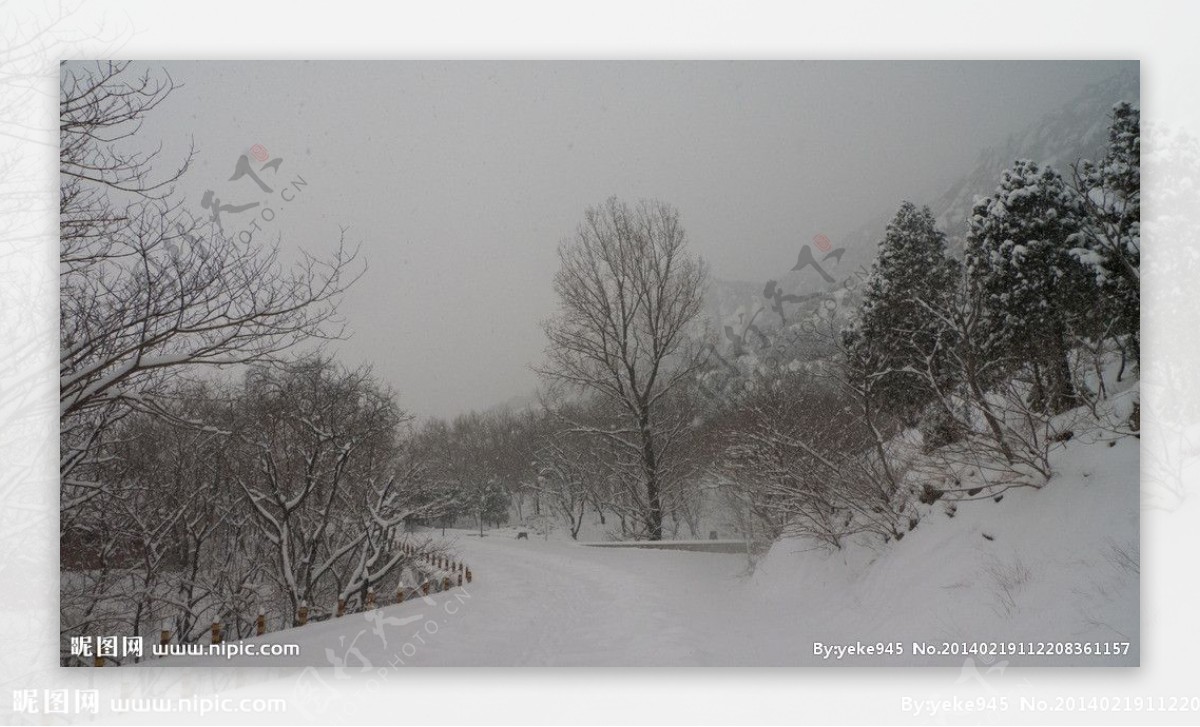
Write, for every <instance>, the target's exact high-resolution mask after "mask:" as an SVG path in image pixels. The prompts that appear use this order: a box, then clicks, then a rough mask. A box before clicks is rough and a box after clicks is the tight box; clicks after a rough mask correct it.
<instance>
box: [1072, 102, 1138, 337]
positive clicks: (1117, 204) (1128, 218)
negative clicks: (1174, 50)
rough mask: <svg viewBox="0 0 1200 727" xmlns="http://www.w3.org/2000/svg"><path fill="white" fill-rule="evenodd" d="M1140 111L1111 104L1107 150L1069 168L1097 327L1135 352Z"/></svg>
mask: <svg viewBox="0 0 1200 727" xmlns="http://www.w3.org/2000/svg"><path fill="white" fill-rule="evenodd" d="M1140 116H1141V114H1140V111H1139V110H1138V108H1137V107H1136V106H1134V105H1132V104H1130V103H1127V102H1123V103H1119V104H1117V105H1116V106H1115V107H1114V108H1113V113H1112V123H1111V125H1110V126H1109V129H1108V151H1107V153H1106V154H1105V156H1104V159H1103V160H1102V161H1101V162H1100V163H1099V164H1095V163H1093V162H1089V161H1085V162H1082V163H1080V164H1079V165H1078V166H1077V167H1076V168H1075V184H1076V188H1077V191H1078V193H1079V203H1080V206H1081V207H1082V209H1083V210H1084V212H1085V214H1084V216H1083V219H1082V227H1081V231H1080V234H1079V236H1078V237H1077V240H1078V243H1077V244H1078V247H1077V248H1076V250H1075V254H1076V256H1077V257H1078V258H1079V259H1080V261H1081V262H1083V263H1084V265H1086V266H1087V268H1088V269H1089V270H1090V271H1091V272H1092V274H1093V275H1094V276H1095V280H1096V284H1097V285H1098V286H1099V288H1100V291H1101V293H1102V294H1103V311H1104V313H1103V315H1102V318H1103V322H1104V324H1105V326H1106V328H1107V327H1108V324H1109V323H1110V322H1111V323H1112V324H1114V325H1112V326H1111V328H1110V329H1109V330H1104V329H1102V330H1101V331H1099V333H1101V334H1103V333H1108V334H1109V335H1116V336H1127V337H1128V340H1129V342H1130V344H1131V348H1132V353H1133V355H1134V358H1135V359H1136V358H1137V355H1138V349H1139V341H1140V326H1139V317H1140V314H1141V304H1140V298H1141V230H1140V220H1141V213H1142V191H1141V150H1142V142H1141V129H1140V126H1141V121H1140Z"/></svg>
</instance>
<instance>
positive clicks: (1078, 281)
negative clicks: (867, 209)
mask: <svg viewBox="0 0 1200 727" xmlns="http://www.w3.org/2000/svg"><path fill="white" fill-rule="evenodd" d="M1080 212H1081V211H1080V207H1079V204H1078V203H1077V198H1076V197H1075V195H1073V194H1072V192H1071V190H1070V189H1068V187H1067V185H1066V184H1065V183H1064V182H1063V179H1062V177H1061V176H1060V175H1059V174H1058V172H1056V171H1054V170H1053V169H1051V168H1049V167H1046V168H1044V169H1043V168H1040V167H1039V166H1038V165H1037V164H1035V163H1034V162H1031V161H1028V160H1020V161H1017V162H1016V163H1015V164H1014V165H1013V167H1012V168H1011V169H1009V170H1007V171H1005V172H1004V175H1003V177H1002V179H1001V182H1000V186H999V187H998V188H997V189H996V192H995V194H994V195H993V196H991V197H987V198H984V199H982V200H980V201H979V202H977V203H976V205H975V208H974V210H973V214H972V216H971V219H970V229H969V232H968V234H967V249H966V268H967V275H968V279H969V282H970V285H971V287H972V289H973V294H976V295H980V296H981V297H982V300H983V302H984V305H985V306H986V310H987V327H988V328H989V331H988V334H989V335H990V336H991V337H992V338H993V339H994V340H996V341H998V342H999V343H1000V345H1001V350H1003V351H1004V352H1006V353H1007V355H1008V356H1010V357H1011V358H1012V361H1013V362H1014V368H1016V366H1017V365H1021V364H1028V365H1029V367H1030V371H1031V374H1032V381H1033V386H1034V388H1033V399H1032V402H1031V403H1033V404H1034V405H1035V406H1037V407H1038V408H1040V409H1042V410H1043V411H1046V412H1049V413H1057V412H1061V411H1064V410H1065V409H1068V408H1070V407H1071V406H1073V405H1074V404H1075V403H1076V394H1075V388H1074V385H1073V383H1072V380H1071V367H1070V362H1069V359H1068V353H1069V351H1070V335H1071V333H1073V332H1074V331H1075V330H1076V327H1077V326H1080V324H1081V322H1082V320H1083V317H1084V316H1085V315H1087V314H1088V313H1089V312H1091V311H1092V310H1093V307H1094V305H1095V303H1096V291H1095V285H1094V283H1093V281H1092V278H1091V276H1090V275H1089V274H1088V272H1087V270H1086V268H1085V267H1084V266H1083V264H1082V263H1081V262H1080V261H1079V259H1078V257H1076V256H1075V255H1074V254H1072V241H1073V240H1075V239H1076V235H1078V234H1079V233H1080V229H1081V226H1080Z"/></svg>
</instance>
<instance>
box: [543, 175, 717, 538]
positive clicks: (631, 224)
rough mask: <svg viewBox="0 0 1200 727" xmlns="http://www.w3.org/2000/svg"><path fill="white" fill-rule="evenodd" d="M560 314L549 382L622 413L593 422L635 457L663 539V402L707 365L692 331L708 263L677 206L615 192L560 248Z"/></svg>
mask: <svg viewBox="0 0 1200 727" xmlns="http://www.w3.org/2000/svg"><path fill="white" fill-rule="evenodd" d="M559 259H560V261H561V268H560V269H559V272H558V274H557V275H556V276H555V279H554V290H555V292H556V293H557V294H558V298H559V312H558V314H557V316H555V317H554V318H553V319H551V320H549V321H548V322H547V323H546V324H545V326H544V328H545V332H546V336H547V338H548V339H549V346H548V348H547V359H548V360H547V362H546V364H545V365H544V366H543V367H542V368H541V369H539V371H540V373H542V374H543V375H544V376H545V377H546V378H547V379H549V380H550V381H552V382H554V383H557V384H561V385H565V386H568V387H572V388H575V389H578V390H582V391H588V392H592V393H594V394H597V395H599V396H600V397H601V398H603V399H604V400H606V401H608V402H609V403H610V404H611V405H612V406H613V407H614V408H616V409H617V410H618V411H620V412H621V415H622V417H621V422H620V424H619V426H615V427H608V428H597V427H588V428H587V429H588V430H589V431H592V433H594V434H596V435H597V436H601V437H604V438H606V439H608V440H609V441H610V442H611V443H613V444H615V445H616V446H617V447H619V448H621V449H622V450H624V451H626V452H629V453H631V454H632V455H634V456H635V458H636V461H637V464H638V476H639V479H640V486H641V488H642V495H643V496H644V508H643V509H642V511H641V513H640V519H641V520H642V521H643V524H644V526H645V529H646V533H647V535H648V537H649V538H650V539H651V540H661V539H662V522H663V499H662V487H663V486H664V481H663V474H664V473H663V463H662V459H663V456H664V454H665V452H664V446H665V444H666V438H665V437H664V431H666V430H669V429H672V428H675V427H677V425H678V422H672V421H667V419H668V417H669V415H668V413H667V412H666V411H665V410H664V406H663V403H664V399H665V398H666V397H669V396H670V395H671V394H672V393H673V392H675V391H676V389H677V388H679V386H680V384H681V383H682V382H684V381H686V380H687V379H688V378H689V377H691V376H692V375H693V374H694V373H695V372H696V371H697V370H698V369H699V367H700V366H701V364H702V363H703V354H702V352H703V351H704V350H705V349H704V347H703V346H701V345H696V341H695V339H694V338H693V337H692V336H690V335H689V334H690V333H692V332H693V330H692V329H693V328H694V326H693V323H694V321H695V320H696V318H697V316H698V314H699V313H700V308H701V299H702V293H703V289H704V285H705V280H706V278H707V269H706V266H705V265H704V262H703V261H701V260H696V259H693V258H692V257H691V256H690V255H689V254H688V253H687V238H686V235H685V233H684V230H683V227H682V226H681V225H680V222H679V213H678V211H676V210H675V209H674V208H672V207H670V206H668V205H665V204H662V203H659V202H648V201H643V202H640V203H639V204H638V205H637V206H635V207H631V206H629V205H627V204H625V203H623V202H620V201H618V200H617V199H616V198H611V199H609V200H608V201H607V202H605V203H604V204H603V205H600V206H599V207H594V208H591V209H589V210H588V211H587V213H586V215H585V218H584V222H583V224H582V225H580V226H579V229H578V231H577V233H576V235H575V237H574V238H573V239H570V240H567V241H564V242H563V243H562V244H561V245H560V246H559Z"/></svg>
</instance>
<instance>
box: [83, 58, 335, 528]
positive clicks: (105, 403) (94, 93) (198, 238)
mask: <svg viewBox="0 0 1200 727" xmlns="http://www.w3.org/2000/svg"><path fill="white" fill-rule="evenodd" d="M174 88H175V85H174V83H173V82H172V81H171V79H170V78H169V77H166V78H165V79H160V78H156V77H155V76H153V75H152V74H149V73H147V74H145V75H142V76H140V77H132V75H131V73H130V70H129V68H128V65H127V64H123V63H99V64H96V65H95V66H75V65H70V66H66V65H65V66H64V67H63V72H62V78H61V87H60V96H59V115H60V126H59V130H60V132H59V136H60V144H61V147H60V156H59V169H60V178H61V185H60V226H61V244H60V249H59V262H60V271H59V276H60V288H61V310H60V354H59V355H60V359H59V373H60V393H59V403H60V420H61V441H62V451H61V458H60V476H61V478H62V486H63V494H62V505H61V508H62V510H63V514H64V523H66V522H69V521H70V519H71V515H72V514H73V513H74V511H76V510H77V508H79V506H80V505H81V504H82V503H83V502H85V501H86V500H88V499H90V498H92V497H96V496H98V495H100V494H102V490H103V486H102V484H101V483H100V482H98V481H97V478H96V477H95V473H94V471H92V467H91V465H93V464H94V463H95V462H96V461H97V449H98V448H99V447H101V446H102V444H103V440H104V435H105V432H107V431H110V430H111V428H112V426H113V425H114V423H115V422H117V421H119V420H120V419H122V418H123V417H124V416H127V415H128V413H129V412H130V411H134V410H142V411H157V412H158V413H161V414H165V413H166V412H165V410H164V409H163V408H162V407H159V406H158V404H157V400H158V396H159V395H160V394H161V393H162V392H164V391H166V390H167V389H168V388H169V387H168V386H167V381H168V379H169V378H171V377H172V376H173V375H174V374H176V373H178V372H179V371H181V370H183V369H184V367H190V366H195V365H200V364H205V365H225V364H239V363H247V362H252V361H259V360H264V359H269V358H272V357H274V356H275V355H276V354H278V353H280V352H281V351H283V350H285V349H287V348H289V347H291V346H293V345H294V344H296V343H298V342H300V341H303V340H306V339H309V338H312V337H330V336H338V335H340V334H341V327H340V324H339V323H338V321H337V320H336V318H335V304H336V302H337V300H338V298H339V296H340V294H341V293H342V291H343V290H344V289H345V288H346V286H347V285H349V284H350V283H351V282H353V280H354V278H355V277H356V275H355V273H354V272H353V271H352V270H351V266H352V261H353V258H354V255H353V254H352V253H349V252H347V251H346V250H345V249H344V248H342V247H341V246H340V245H339V248H338V250H337V251H336V252H335V253H334V254H333V255H332V257H330V258H329V259H324V260H321V259H317V258H313V257H310V256H302V259H301V261H300V262H299V263H298V265H297V266H296V267H294V268H292V269H285V268H284V266H283V265H282V264H281V263H280V261H279V259H278V250H277V249H276V248H273V247H259V246H249V245H244V244H240V243H238V242H236V241H234V240H232V239H230V238H229V237H227V236H225V235H224V234H222V233H221V231H220V230H219V229H218V228H217V227H215V226H213V225H211V224H207V223H205V222H203V221H201V220H198V219H196V218H195V217H193V216H192V215H191V214H189V213H188V212H187V210H186V209H185V208H184V205H183V203H182V202H181V201H180V200H179V199H178V197H177V196H176V195H175V193H174V186H173V185H174V183H175V182H177V181H178V180H179V179H180V178H181V177H182V175H183V174H184V173H185V172H186V171H187V168H188V164H189V163H190V161H191V157H192V154H191V153H189V154H187V155H186V157H185V158H184V159H183V160H182V161H181V162H180V163H178V164H175V165H165V166H164V162H163V160H162V159H161V158H160V154H159V152H158V151H149V152H144V151H137V148H139V147H140V148H147V147H149V148H153V147H152V146H151V145H148V144H146V143H145V142H144V141H143V140H141V139H139V138H136V137H137V135H138V131H139V130H140V128H141V125H142V122H143V120H144V118H145V116H146V114H148V113H150V112H151V111H153V110H154V109H155V108H156V107H157V106H158V105H159V104H160V103H162V102H163V101H164V100H165V99H166V98H167V96H168V95H169V94H170V93H171V91H172V90H173V89H174ZM134 142H137V143H136V144H135V143H134Z"/></svg>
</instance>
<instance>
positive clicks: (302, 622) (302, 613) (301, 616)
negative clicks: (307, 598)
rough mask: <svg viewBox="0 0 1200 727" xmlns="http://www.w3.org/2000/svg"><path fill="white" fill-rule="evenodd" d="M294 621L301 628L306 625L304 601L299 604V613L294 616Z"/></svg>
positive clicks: (305, 605)
mask: <svg viewBox="0 0 1200 727" xmlns="http://www.w3.org/2000/svg"><path fill="white" fill-rule="evenodd" d="M296 620H297V621H298V622H299V623H300V625H301V626H303V625H305V624H307V623H308V604H306V603H305V602H304V601H301V602H300V613H298V614H296Z"/></svg>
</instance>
